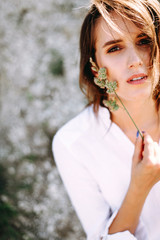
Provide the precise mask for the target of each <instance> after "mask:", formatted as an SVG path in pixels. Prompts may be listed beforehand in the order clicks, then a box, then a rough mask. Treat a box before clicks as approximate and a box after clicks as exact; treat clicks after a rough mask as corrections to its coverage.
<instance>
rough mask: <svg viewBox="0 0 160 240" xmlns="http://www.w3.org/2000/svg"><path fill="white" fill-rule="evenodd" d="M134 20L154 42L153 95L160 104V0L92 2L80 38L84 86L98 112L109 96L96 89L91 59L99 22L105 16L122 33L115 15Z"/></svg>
mask: <svg viewBox="0 0 160 240" xmlns="http://www.w3.org/2000/svg"><path fill="white" fill-rule="evenodd" d="M113 11H114V12H115V13H117V14H119V15H121V16H122V17H123V18H125V19H128V20H131V21H132V22H133V23H134V24H135V25H136V26H138V27H139V28H140V29H141V31H142V32H144V33H145V34H146V35H148V36H149V38H150V39H151V40H152V45H151V56H150V57H151V58H150V65H151V71H150V74H151V75H152V76H153V77H152V79H153V81H152V93H153V98H154V99H155V100H156V103H157V107H159V103H160V77H159V76H160V71H159V46H160V3H159V2H158V0H102V1H101V0H91V6H90V10H89V12H88V14H87V16H86V18H85V20H84V22H83V25H82V29H81V36H80V52H81V59H80V87H81V89H82V91H83V92H84V93H85V94H86V96H87V98H88V100H89V104H91V103H93V104H94V110H95V112H97V111H98V107H99V105H101V104H102V100H103V99H107V95H106V94H105V93H104V92H103V91H102V90H100V89H99V88H98V87H97V86H95V84H94V81H93V78H94V76H93V73H92V72H91V69H90V63H89V57H92V58H93V59H94V60H95V61H96V58H95V34H94V30H95V27H96V24H97V20H98V19H99V18H100V17H103V18H104V19H105V21H106V22H107V23H108V24H109V26H110V27H111V28H113V29H114V30H115V31H117V32H118V33H120V34H121V31H120V29H119V28H118V26H117V25H116V24H115V22H114V21H113V20H112V17H111V14H110V13H111V12H113Z"/></svg>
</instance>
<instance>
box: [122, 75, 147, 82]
mask: <svg viewBox="0 0 160 240" xmlns="http://www.w3.org/2000/svg"><path fill="white" fill-rule="evenodd" d="M133 79H134V80H133ZM136 79H137V80H136ZM146 79H147V75H146V74H144V73H140V74H134V75H132V76H131V77H130V78H129V79H128V80H127V83H129V84H140V83H143V82H145V81H146Z"/></svg>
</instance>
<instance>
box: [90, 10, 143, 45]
mask: <svg viewBox="0 0 160 240" xmlns="http://www.w3.org/2000/svg"><path fill="white" fill-rule="evenodd" d="M111 20H112V21H113V23H115V26H116V29H113V27H112V26H111V25H110V24H109V23H107V22H106V20H105V19H104V18H103V17H100V18H99V20H98V21H97V25H96V28H95V38H96V41H99V40H100V39H101V38H103V37H105V38H107V39H117V38H126V37H131V36H134V35H135V36H136V35H139V34H140V33H141V32H142V31H141V30H140V28H138V27H137V26H136V25H135V24H134V23H133V22H132V21H131V20H129V19H126V18H125V17H123V16H121V15H119V14H116V13H114V12H113V13H111ZM117 30H118V31H117Z"/></svg>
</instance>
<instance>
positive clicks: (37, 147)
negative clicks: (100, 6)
mask: <svg viewBox="0 0 160 240" xmlns="http://www.w3.org/2000/svg"><path fill="white" fill-rule="evenodd" d="M88 4H89V1H86V0H81V1H78V0H68V1H65V0H59V1H55V0H45V1H44V0H27V1H25V0H14V1H13V0H7V1H1V2H0V12H1V14H0V63H1V64H0V136H1V137H0V161H1V162H2V163H3V164H4V163H5V165H6V166H7V168H8V171H9V173H10V176H16V177H17V179H19V181H21V179H22V177H23V178H24V179H26V180H25V181H28V182H30V183H32V185H33V189H32V191H31V192H30V193H29V194H28V192H27V191H25V190H23V191H21V192H18V193H17V194H18V206H19V207H20V208H22V209H23V208H24V209H28V210H29V209H32V210H33V211H35V212H36V213H37V214H38V220H36V221H37V225H38V229H39V230H38V231H39V232H38V235H37V236H41V237H43V238H44V239H46V240H52V239H55V240H60V239H67V240H72V239H74V240H75V239H81V240H83V239H85V238H84V233H83V230H82V228H81V226H80V223H79V221H78V219H77V217H76V215H75V213H74V211H73V208H72V207H71V204H70V201H69V200H68V197H67V195H66V192H65V190H64V187H63V185H62V183H61V180H60V178H59V175H58V172H57V169H56V167H55V164H54V160H53V157H52V152H51V141H52V137H53V135H54V134H55V132H56V131H57V129H58V128H59V127H60V126H61V125H63V124H64V123H65V122H67V121H68V120H69V119H71V118H72V117H73V116H75V115H76V114H77V113H78V112H80V111H81V110H82V109H83V108H84V106H85V102H86V101H85V99H84V97H83V95H82V93H81V92H80V90H79V86H78V74H79V69H78V68H79V46H78V44H79V30H80V26H81V23H82V20H83V17H84V15H85V12H86V7H87V6H88ZM31 221H32V220H31ZM33 237H34V238H33V239H38V237H35V236H34V233H33Z"/></svg>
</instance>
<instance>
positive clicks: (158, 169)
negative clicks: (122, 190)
mask: <svg viewBox="0 0 160 240" xmlns="http://www.w3.org/2000/svg"><path fill="white" fill-rule="evenodd" d="M158 181H160V147H159V145H158V143H156V142H154V141H153V140H152V138H151V137H150V136H149V135H148V134H147V133H144V141H142V139H141V137H140V136H139V137H138V138H137V139H136V144H135V151H134V155H133V163H132V176H131V185H132V186H134V187H136V189H140V190H141V191H143V190H144V192H145V191H146V193H147V192H149V191H150V190H151V188H152V187H153V185H154V184H156V183H157V182H158Z"/></svg>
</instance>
